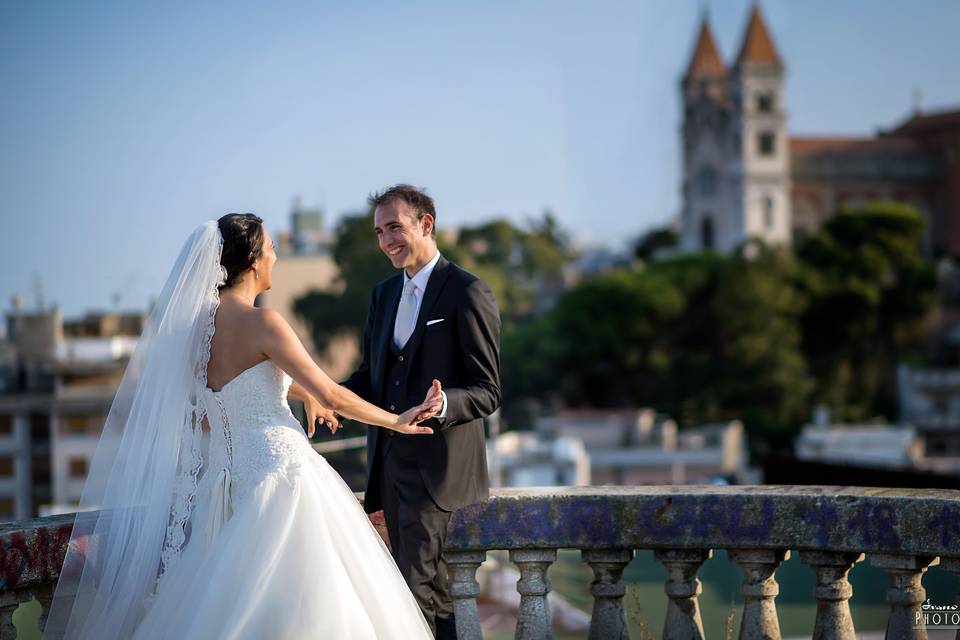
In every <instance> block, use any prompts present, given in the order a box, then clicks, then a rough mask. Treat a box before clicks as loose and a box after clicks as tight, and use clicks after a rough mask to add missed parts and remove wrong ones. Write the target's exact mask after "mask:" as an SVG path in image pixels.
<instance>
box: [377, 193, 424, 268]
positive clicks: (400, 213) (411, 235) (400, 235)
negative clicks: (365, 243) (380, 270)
mask: <svg viewBox="0 0 960 640" xmlns="http://www.w3.org/2000/svg"><path fill="white" fill-rule="evenodd" d="M373 224H374V231H375V232H376V234H377V240H378V242H379V243H380V250H381V251H383V253H384V254H385V255H386V256H387V258H389V259H390V262H391V263H392V264H393V266H394V267H395V268H397V269H404V270H405V271H406V272H407V275H408V276H410V277H413V276H414V275H415V274H416V273H417V272H418V271H419V270H420V269H421V268H423V266H424V265H425V264H427V263H428V262H430V260H431V259H432V258H433V256H434V254H436V252H437V244H436V240H434V238H433V217H432V216H431V215H429V214H428V215H424V216H421V217H420V218H418V217H417V215H416V213H415V212H414V211H413V210H412V209H411V208H410V206H409V205H408V204H407V203H406V202H404V201H403V200H400V199H399V198H394V199H392V200H389V201H387V202H384V203H381V204H380V205H379V206H377V208H376V211H374V214H373Z"/></svg>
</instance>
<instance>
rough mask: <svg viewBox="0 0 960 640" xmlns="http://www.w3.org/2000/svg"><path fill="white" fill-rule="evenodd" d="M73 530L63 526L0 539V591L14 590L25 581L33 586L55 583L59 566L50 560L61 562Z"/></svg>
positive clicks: (44, 528) (17, 533)
mask: <svg viewBox="0 0 960 640" xmlns="http://www.w3.org/2000/svg"><path fill="white" fill-rule="evenodd" d="M72 528H73V527H72V525H69V524H66V525H61V526H59V527H49V528H47V527H43V528H38V529H34V530H32V531H30V533H29V534H28V535H24V534H23V533H21V532H18V531H15V532H13V533H10V534H8V535H4V536H0V590H5V589H15V588H17V586H18V585H19V584H20V583H21V582H24V578H26V577H29V578H30V581H32V582H37V581H40V582H42V581H47V580H54V579H55V578H56V577H57V576H58V575H59V573H60V564H59V561H58V562H56V563H52V562H51V559H57V560H62V558H63V552H62V551H60V550H61V549H66V546H67V542H69V540H70V531H71V530H72Z"/></svg>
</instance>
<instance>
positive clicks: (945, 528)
mask: <svg viewBox="0 0 960 640" xmlns="http://www.w3.org/2000/svg"><path fill="white" fill-rule="evenodd" d="M928 530H929V531H933V532H936V533H939V534H940V544H941V545H943V546H944V547H956V546H957V543H960V507H956V506H953V505H946V504H945V505H943V506H942V507H941V508H940V513H939V514H937V515H936V516H935V517H934V518H933V519H932V520H931V521H930V524H929V526H928Z"/></svg>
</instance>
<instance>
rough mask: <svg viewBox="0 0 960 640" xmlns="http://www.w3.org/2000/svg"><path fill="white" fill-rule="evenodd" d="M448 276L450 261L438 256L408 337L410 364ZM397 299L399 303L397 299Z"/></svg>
mask: <svg viewBox="0 0 960 640" xmlns="http://www.w3.org/2000/svg"><path fill="white" fill-rule="evenodd" d="M449 275H450V261H449V260H447V259H446V258H444V257H443V256H440V259H439V260H438V261H437V266H435V267H434V268H433V273H431V274H430V280H428V281H427V290H426V291H424V293H423V302H422V303H420V313H419V315H417V325H416V327H414V329H413V334H412V335H411V336H410V340H409V345H410V346H409V348H408V350H407V354H408V357H409V360H410V362H413V357H414V355H416V353H417V347H419V346H420V342H421V341H422V340H423V332H424V329H425V328H426V325H427V319H428V318H429V317H430V311H431V309H433V305H434V303H435V302H436V301H437V298H439V297H440V292H441V291H442V290H443V285H444V284H445V283H446V281H447V276H449ZM397 299H398V301H399V297H398V298H397Z"/></svg>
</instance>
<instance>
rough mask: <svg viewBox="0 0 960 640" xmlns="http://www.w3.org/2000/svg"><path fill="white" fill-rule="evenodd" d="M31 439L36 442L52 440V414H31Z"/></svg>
mask: <svg viewBox="0 0 960 640" xmlns="http://www.w3.org/2000/svg"><path fill="white" fill-rule="evenodd" d="M30 439H31V440H32V441H33V443H34V444H37V443H40V442H49V441H50V416H49V415H47V414H44V413H34V414H32V415H31V416H30Z"/></svg>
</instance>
